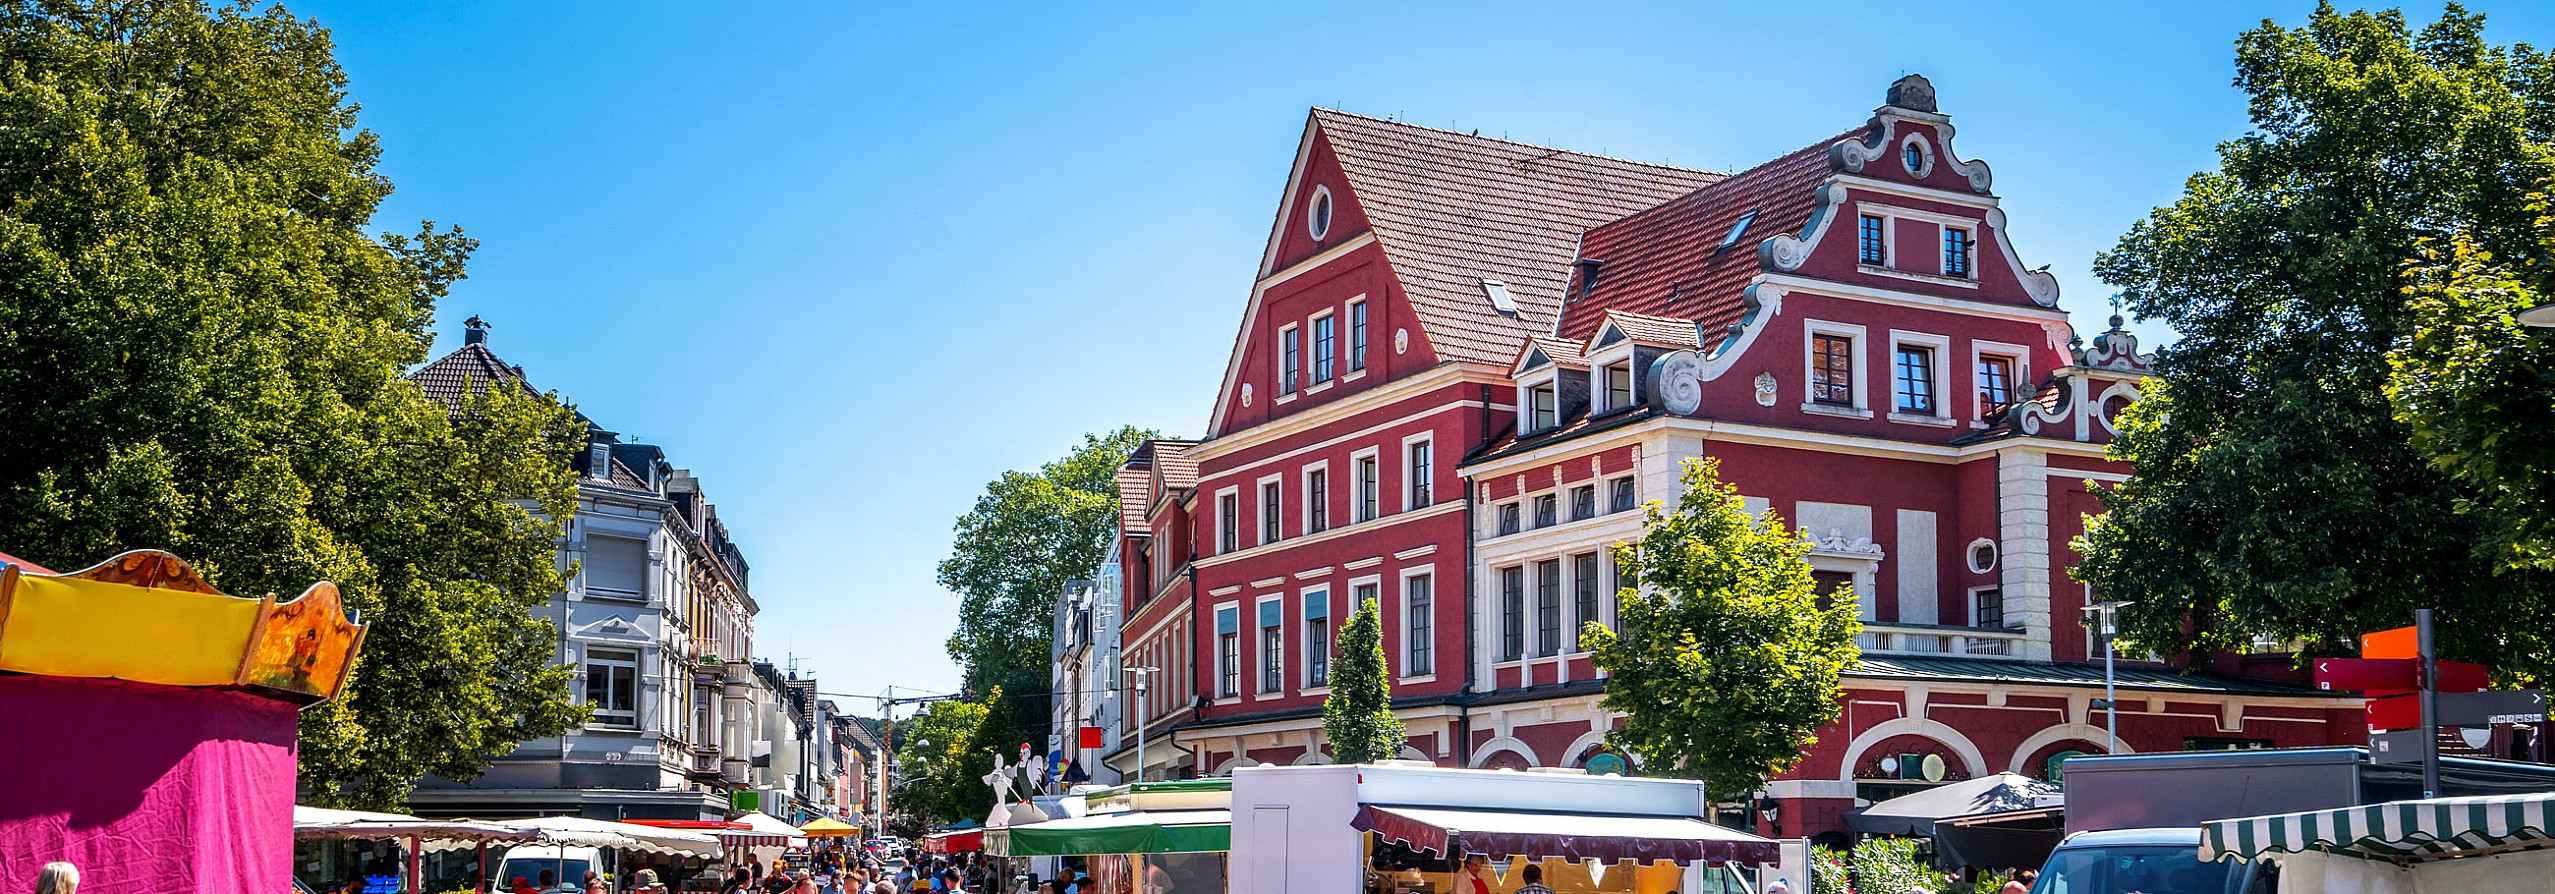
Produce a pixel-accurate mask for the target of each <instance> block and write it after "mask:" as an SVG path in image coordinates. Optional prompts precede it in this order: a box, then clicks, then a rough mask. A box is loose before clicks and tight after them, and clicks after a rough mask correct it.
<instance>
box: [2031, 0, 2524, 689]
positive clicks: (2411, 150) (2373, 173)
mask: <svg viewBox="0 0 2555 894" xmlns="http://www.w3.org/2000/svg"><path fill="white" fill-rule="evenodd" d="M2482 27H2483V21H2482V18H2481V17H2479V16H2474V15H2469V14H2468V13H2467V12H2466V11H2465V10H2463V9H2461V8H2459V7H2457V6H2454V5H2452V6H2450V7H2449V8H2448V10H2447V12H2446V13H2445V14H2443V15H2442V16H2441V18H2440V19H2439V21H2437V22H2435V23H2433V24H2431V25H2429V26H2427V27H2424V28H2421V29H2420V30H2418V31H2417V30H2413V29H2412V28H2410V27H2409V26H2408V25H2407V24H2406V22H2405V20H2404V17H2403V16H2402V14H2400V13H2396V12H2379V13H2370V12H2353V13H2347V14H2346V13H2338V12H2335V11H2334V10H2333V9H2332V8H2331V7H2329V6H2326V7H2320V8H2319V9H2317V11H2316V12H2315V13H2314V15H2312V16H2311V17H2310V18H2309V19H2308V22H2307V23H2306V25H2305V26H2304V27H2301V28H2295V29H2292V28H2284V27H2280V26H2278V25H2274V24H2271V23H2268V22H2266V23H2264V24H2263V25H2262V26H2261V27H2259V28H2256V29H2254V30H2252V31H2249V32H2246V33H2245V34H2244V35H2243V36H2242V37H2241V38H2239V39H2238V40H2237V43H2236V48H2237V52H2236V70H2237V77H2236V84H2237V86H2238V87H2240V88H2242V89H2243V90H2244V91H2245V92H2246V93H2247V94H2248V96H2249V97H2250V106H2249V107H2250V111H2251V115H2252V120H2253V130H2252V131H2251V132H2249V133H2247V134H2245V135H2244V136H2242V137H2240V138H2237V139H2235V140H2231V141H2228V142H2226V143H2224V144H2221V145H2220V146H2219V167H2218V169H2217V170H2214V171H2209V172H2204V173H2201V174H2198V175H2195V176H2193V177H2192V178H2191V179H2190V181H2189V183H2188V184H2187V186H2186V189H2185V193H2184V195H2183V196H2182V198H2181V199H2180V200H2178V201H2176V202H2175V203H2174V204H2172V205H2169V206H2166V207H2162V208H2158V209H2156V210H2155V212H2154V213H2153V214H2152V215H2151V216H2149V217H2148V219H2146V220H2145V221H2142V222H2140V223H2138V224H2137V225H2135V226H2133V227H2132V228H2131V229H2130V231H2129V233H2128V234H2127V235H2125V236H2123V237H2122V239H2121V241H2120V244H2119V246H2118V247H2117V248H2115V249H2113V250H2112V251H2109V252H2106V253H2104V254H2103V255H2102V256H2101V257H2100V258H2099V259H2098V260H2097V262H2096V265H2095V269H2096V272H2097V273H2099V274H2100V275H2101V276H2102V278H2103V279H2105V280H2107V281H2110V282H2112V283H2115V284H2117V285H2120V286H2122V287H2123V288H2124V290H2125V291H2124V292H2123V300H2124V302H2125V303H2126V306H2127V307H2128V308H2129V309H2130V310H2132V311H2134V312H2136V313H2137V314H2138V315H2139V316H2141V317H2145V318H2154V319H2161V320H2163V321H2165V322H2167V323H2169V324H2171V325H2172V326H2173V327H2174V329H2175V330H2176V331H2177V332H2179V333H2181V338H2180V339H2179V340H2178V341H2176V342H2175V343H2174V344H2172V345H2170V346H2168V347H2166V348H2164V349H2163V350H2161V351H2160V352H2159V357H2158V360H2157V371H2158V377H2157V378H2155V379H2152V380H2150V381H2149V382H2148V383H2147V385H2146V386H2145V389H2144V394H2143V395H2142V396H2141V397H2140V399H2139V400H2138V402H2137V403H2136V404H2135V405H2134V406H2133V408H2132V409H2131V410H2130V411H2129V412H2128V413H2127V414H2125V417H2124V419H2123V424H2124V429H2123V431H2122V432H2121V434H2120V436H2119V438H2118V439H2117V440H2116V441H2115V442H2114V444H2113V446H2112V450H2113V455H2114V456H2116V457H2118V458H2121V459H2124V460H2126V461H2128V462H2129V463H2131V464H2132V465H2133V466H2134V467H2135V471H2136V477H2135V478H2134V479H2132V480H2131V481H2129V482H2127V483H2126V484H2124V485H2122V486H2121V487H2119V488H2117V489H2115V490H2112V491H2110V492H2109V493H2107V494H2105V495H2104V506H2105V508H2106V509H2107V510H2108V511H2107V513H2106V514H2105V515H2103V516H2101V517H2099V518H2097V519H2095V520H2093V522H2092V523H2091V524H2090V525H2089V528H2088V531H2087V533H2086V535H2085V536H2084V537H2083V538H2082V539H2080V540H2079V541H2078V544H2077V548H2078V550H2079V551H2080V552H2081V553H2082V554H2083V555H2084V556H2085V561H2084V563H2083V564H2082V565H2080V566H2079V567H2078V568H2077V569H2076V571H2075V573H2076V575H2077V576H2078V577H2079V578H2080V579H2083V580H2085V581H2088V582H2090V583H2093V584H2096V585H2098V586H2099V587H2100V588H2101V590H2102V592H2103V595H2104V596H2105V597H2106V598H2111V599H2121V600H2127V601H2129V602H2131V603H2132V605H2131V607H2130V608H2129V609H2127V610H2125V611H2124V612H2123V613H2122V623H2123V626H2124V630H2123V635H2124V637H2126V638H2129V639H2133V640H2137V641H2139V642H2142V643H2146V644H2149V645H2151V646H2153V647H2156V648H2157V649H2158V650H2159V651H2163V652H2167V653H2180V654H2181V655H2183V656H2184V657H2186V658H2189V659H2197V658H2198V657H2200V655H2201V654H2202V653H2205V652H2207V651H2210V650H2227V649H2243V648H2245V647H2246V646H2247V645H2248V644H2249V643H2250V642H2251V641H2252V640H2253V639H2254V638H2255V637H2257V636H2261V635H2268V636H2271V637H2275V638H2278V639H2281V640H2303V641H2306V642H2307V643H2308V644H2309V648H2310V652H2311V653H2312V652H2317V651H2331V650H2338V649H2347V648H2348V644H2349V643H2350V642H2351V637H2352V636H2354V635H2356V634H2358V633H2361V632H2364V631H2368V630H2376V629H2383V628H2390V627H2397V626H2401V625H2403V624H2405V623H2408V621H2409V619H2410V618H2411V614H2412V610H2413V609H2414V608H2417V607H2421V606H2424V605H2435V606H2437V607H2438V608H2440V609H2441V610H2442V612H2441V615H2440V621H2441V643H2442V647H2443V650H2444V651H2445V652H2446V653H2448V654H2449V655H2450V656H2451V657H2456V658H2461V659H2465V660H2472V661H2482V662H2489V663H2492V664H2495V665H2496V666H2498V667H2500V668H2501V669H2503V670H2505V671H2520V672H2524V673H2526V674H2529V675H2542V672H2543V670H2544V667H2545V664H2544V663H2545V661H2546V656H2548V655H2549V654H2555V653H2550V652H2549V651H2548V650H2547V649H2546V643H2545V642H2544V641H2543V637H2544V636H2545V635H2546V631H2545V630H2544V627H2545V625H2525V626H2527V627H2530V628H2535V629H2531V630H2520V629H2514V625H2511V624H2510V623H2509V619H2510V618H2513V617H2539V616H2543V614H2544V611H2543V610H2544V608H2545V607H2546V606H2548V604H2549V599H2548V597H2549V579H2548V578H2547V577H2546V576H2544V575H2542V574H2534V573H2528V574H2503V575H2499V576H2497V575H2496V571H2497V570H2498V568H2499V565H2500V563H2499V562H2498V561H2497V560H2496V558H2495V557H2494V556H2493V555H2492V553H2493V550H2492V549H2491V545H2492V543H2493V542H2494V541H2495V539H2496V533H2495V532H2497V531H2500V530H2506V529H2507V526H2506V525H2505V524H2503V523H2501V522H2499V521H2497V520H2495V519H2493V518H2491V517H2490V512H2491V501H2489V500H2481V501H2479V500H2477V499H2475V497H2476V496H2477V492H2476V490H2475V489H2474V488H2473V487H2471V486H2468V485H2465V484H2461V483H2460V482H2458V481H2456V480H2454V479H2452V478H2451V476H2449V475H2448V474H2445V473H2443V472H2441V471H2440V470H2438V469H2437V468H2434V467H2433V466H2432V465H2431V463H2430V461H2429V457H2428V456H2427V455H2426V454H2425V453H2424V452H2423V451H2422V450H2420V449H2417V448H2416V447H2415V445H2414V443H2413V438H2412V436H2411V434H2410V432H2408V430H2407V428H2406V426H2405V425H2404V424H2403V423H2401V422H2399V421H2397V419H2396V418H2395V417H2394V413H2393V410H2392V408H2391V407H2390V405H2389V403H2388V400H2387V395H2386V384H2387V378H2388V374H2389V366H2388V352H2389V351H2390V350H2391V349H2392V348H2393V347H2395V346H2396V344H2397V343H2398V341H2399V340H2400V339H2402V338H2404V337H2405V336H2407V335H2408V334H2410V333H2412V332H2413V331H2414V328H2415V326H2414V319H2415V316H2414V313H2413V311H2412V309H2411V306H2410V304H2411V303H2410V302H2409V301H2408V299H2407V296H2406V291H2405V287H2406V286H2407V285H2408V284H2410V283H2411V281H2412V279H2413V277H2412V276H2411V274H2410V273H2409V272H2408V268H2407V266H2406V265H2407V262H2408V261H2411V260H2413V259H2414V258H2415V257H2416V256H2417V253H2418V251H2419V248H2420V246H2421V245H2422V244H2423V242H2424V241H2425V240H2442V241H2445V240H2450V239H2458V240H2462V241H2463V243H2464V244H2467V245H2471V246H2472V247H2473V248H2474V249H2476V250H2478V251H2482V252H2487V253H2490V254H2491V255H2492V256H2494V257H2500V258H2510V259H2524V258H2535V257H2538V256H2539V255H2540V254H2541V249H2540V248H2539V246H2538V243H2537V240H2536V238H2535V235H2534V233H2533V232H2532V223H2533V215H2532V214H2531V213H2530V211H2529V210H2528V207H2527V206H2528V201H2529V199H2528V195H2529V192H2530V190H2531V189H2532V188H2534V185H2535V184H2537V183H2539V182H2540V181H2542V180H2543V179H2544V178H2545V177H2546V175H2547V174H2548V173H2550V171H2555V164H2551V163H2555V159H2551V158H2550V155H2549V152H2548V148H2547V138H2548V135H2549V133H2550V125H2555V61H2551V60H2550V58H2549V57H2548V56H2547V55H2545V54H2541V53H2538V52H2536V51H2535V50H2532V49H2530V48H2529V47H2527V46H2526V45H2521V46H2516V47H2507V48H2506V47H2496V46H2492V45H2489V44H2487V43H2485V42H2484V40H2483V36H2482ZM2461 508H2469V509H2476V510H2482V511H2470V512H2461V511H2460V510H2461Z"/></svg>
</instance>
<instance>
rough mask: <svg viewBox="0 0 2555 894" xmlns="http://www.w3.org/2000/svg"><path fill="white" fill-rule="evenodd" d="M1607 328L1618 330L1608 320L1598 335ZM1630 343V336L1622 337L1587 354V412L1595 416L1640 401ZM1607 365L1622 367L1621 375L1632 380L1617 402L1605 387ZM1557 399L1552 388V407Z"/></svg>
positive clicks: (1636, 371)
mask: <svg viewBox="0 0 2555 894" xmlns="http://www.w3.org/2000/svg"><path fill="white" fill-rule="evenodd" d="M1607 332H1614V333H1618V334H1620V333H1621V332H1622V330H1620V329H1617V328H1615V327H1614V324H1612V323H1608V324H1607V325H1606V327H1605V328H1602V329H1599V330H1598V336H1599V337H1601V338H1602V337H1603V336H1604V334H1605V333H1607ZM1633 347H1634V345H1633V342H1632V339H1630V338H1624V339H1622V340H1620V341H1617V342H1616V343H1614V344H1611V345H1608V346H1606V347H1605V349H1603V350H1600V351H1596V352H1594V353H1591V354H1589V355H1588V357H1587V360H1588V415H1590V416H1597V415H1602V414H1606V413H1612V412H1615V411H1617V410H1625V409H1630V408H1632V407H1636V406H1640V405H1641V370H1640V369H1639V368H1637V367H1636V366H1635V364H1634V363H1633V362H1632V361H1633ZM1610 367H1622V368H1623V371H1624V377H1625V379H1626V380H1627V381H1629V382H1631V384H1632V389H1631V390H1630V391H1629V392H1627V393H1626V394H1625V396H1624V402H1623V403H1620V404H1618V403H1615V402H1614V401H1613V400H1611V399H1610V397H1611V395H1610V393H1609V392H1608V391H1607V390H1606V370H1607V369H1608V368H1610ZM1559 399H1560V392H1559V391H1557V390H1556V391H1555V392H1554V400H1555V401H1556V403H1555V407H1556V408H1557V407H1558V406H1559V403H1558V401H1559Z"/></svg>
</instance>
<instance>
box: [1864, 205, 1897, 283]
mask: <svg viewBox="0 0 2555 894" xmlns="http://www.w3.org/2000/svg"><path fill="white" fill-rule="evenodd" d="M1866 217H1877V218H1880V220H1881V262H1880V263H1878V264H1875V263H1872V262H1870V261H1866V260H1864V259H1863V219H1864V218H1866ZM1898 227H1899V222H1898V216H1897V215H1894V214H1891V213H1890V212H1889V210H1888V209H1886V208H1883V207H1878V206H1874V205H1869V204H1864V205H1858V206H1856V208H1855V211H1854V266H1856V267H1858V268H1861V269H1862V270H1864V271H1865V272H1867V273H1868V272H1872V271H1876V270H1897V269H1898V266H1899V240H1898Z"/></svg>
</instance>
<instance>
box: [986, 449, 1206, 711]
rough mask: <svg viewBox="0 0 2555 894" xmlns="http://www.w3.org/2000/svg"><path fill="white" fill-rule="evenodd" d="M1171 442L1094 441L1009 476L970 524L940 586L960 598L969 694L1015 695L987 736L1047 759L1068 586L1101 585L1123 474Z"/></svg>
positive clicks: (992, 489)
mask: <svg viewBox="0 0 2555 894" xmlns="http://www.w3.org/2000/svg"><path fill="white" fill-rule="evenodd" d="M1158 437H1161V435H1160V434H1159V433H1157V432H1153V431H1149V430H1144V429H1138V428H1135V427H1133V426H1126V427H1122V428H1119V429H1118V430H1116V431H1113V432H1109V433H1107V434H1102V435H1085V436H1083V439H1082V445H1081V446H1079V447H1076V448H1074V451H1073V452H1072V453H1071V454H1068V455H1066V456H1065V457H1064V458H1062V459H1059V460H1056V461H1055V462H1051V463H1048V464H1046V465H1044V466H1041V467H1039V468H1038V470H1037V471H1034V472H1018V471H1014V472H1005V473H1003V475H1002V477H1000V478H996V479H994V481H993V482H992V483H990V484H987V485H985V494H984V496H981V497H978V498H976V505H975V508H973V509H971V510H969V511H968V512H967V514H966V515H963V516H960V517H959V519H958V525H957V534H956V537H955V538H954V539H953V541H952V542H951V544H950V548H949V558H947V559H944V560H942V561H941V563H940V584H941V586H944V587H948V588H949V589H950V591H951V592H954V593H957V594H958V616H959V618H960V619H961V620H960V623H959V625H958V629H957V630H956V631H955V632H953V633H951V634H950V635H949V642H948V648H949V656H950V657H951V658H954V659H956V660H957V661H958V664H959V667H960V668H961V669H962V670H964V671H965V674H966V677H965V679H966V686H967V691H969V692H990V691H992V690H994V689H997V688H999V689H1001V690H1002V691H1004V692H1010V693H1015V696H1014V697H1013V698H1012V699H1011V700H1010V701H1008V702H1006V703H1001V704H997V705H995V708H994V716H993V718H992V719H991V720H990V721H989V722H988V724H987V727H986V729H985V730H984V735H985V736H986V738H987V741H988V742H990V743H994V744H1007V745H1008V746H1009V747H1013V748H1017V747H1019V746H1020V745H1021V744H1023V743H1027V744H1030V745H1034V746H1039V747H1037V748H1036V750H1037V751H1038V753H1041V754H1044V753H1046V748H1045V747H1044V743H1045V742H1046V741H1047V734H1048V729H1047V722H1048V710H1047V699H1046V698H1045V695H1046V693H1047V692H1048V690H1049V688H1050V686H1051V683H1050V681H1049V679H1048V675H1049V671H1050V670H1051V669H1052V668H1053V667H1054V661H1053V660H1052V659H1051V658H1050V656H1049V653H1048V647H1049V645H1050V640H1051V638H1052V637H1053V625H1054V620H1055V611H1056V601H1057V599H1058V598H1059V597H1061V596H1062V595H1063V594H1064V588H1065V583H1066V582H1067V581H1072V580H1080V579H1086V578H1089V577H1091V575H1092V574H1093V573H1094V572H1096V571H1097V570H1098V569H1099V567H1100V560H1101V559H1102V558H1103V557H1105V556H1106V555H1107V554H1108V551H1109V532H1110V531H1111V530H1112V528H1113V526H1114V525H1116V523H1117V520H1118V477H1117V476H1118V469H1119V467H1121V466H1124V465H1126V462H1127V457H1128V456H1130V455H1132V454H1133V453H1134V452H1135V449H1136V445H1138V444H1141V443H1143V442H1145V441H1147V440H1150V439H1154V438H1158Z"/></svg>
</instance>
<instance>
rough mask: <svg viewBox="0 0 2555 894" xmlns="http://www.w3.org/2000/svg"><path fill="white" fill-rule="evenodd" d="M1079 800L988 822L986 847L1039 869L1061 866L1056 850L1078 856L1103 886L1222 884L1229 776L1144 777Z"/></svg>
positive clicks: (1177, 892) (1177, 888) (1207, 887)
mask: <svg viewBox="0 0 2555 894" xmlns="http://www.w3.org/2000/svg"><path fill="white" fill-rule="evenodd" d="M1068 800H1071V799H1068ZM1079 800H1080V801H1081V802H1082V803H1081V804H1080V805H1079V807H1078V809H1077V808H1076V807H1075V806H1072V805H1068V804H1065V803H1057V804H1055V805H1053V806H1051V807H1048V808H1042V810H1051V811H1052V812H1054V813H1056V814H1061V815H1060V816H1057V817H1056V818H1054V819H1049V820H1045V821H1043V822H1037V823H1025V824H1015V825H1009V826H1005V827H1002V828H997V829H991V830H988V831H987V832H986V833H985V852H986V853H987V854H990V855H993V856H996V857H1009V858H1028V859H1031V860H1032V861H1033V862H1034V864H1035V865H1036V866H1037V867H1039V868H1038V869H1037V873H1038V874H1039V875H1041V876H1053V875H1056V874H1058V873H1059V872H1060V871H1061V870H1060V869H1058V868H1056V867H1057V865H1058V861H1057V860H1055V859H1053V858H1080V859H1079V861H1078V862H1080V863H1081V866H1082V871H1083V872H1085V873H1087V874H1089V875H1090V876H1091V877H1092V882H1093V883H1094V885H1095V886H1096V887H1098V888H1099V889H1100V890H1103V891H1119V890H1143V891H1147V892H1157V894H1190V892H1199V894H1210V892H1221V891H1223V890H1225V870H1226V852H1227V851H1230V850H1232V847H1233V810H1232V804H1233V789H1232V780H1229V779H1196V780H1184V781H1178V782H1140V783H1134V784H1132V785H1123V786H1118V787H1115V788H1109V789H1101V790H1098V791H1093V792H1088V793H1085V794H1084V795H1083V796H1082V797H1081V798H1080V799H1079ZM1076 813H1079V814H1080V815H1075V814H1076Z"/></svg>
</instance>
